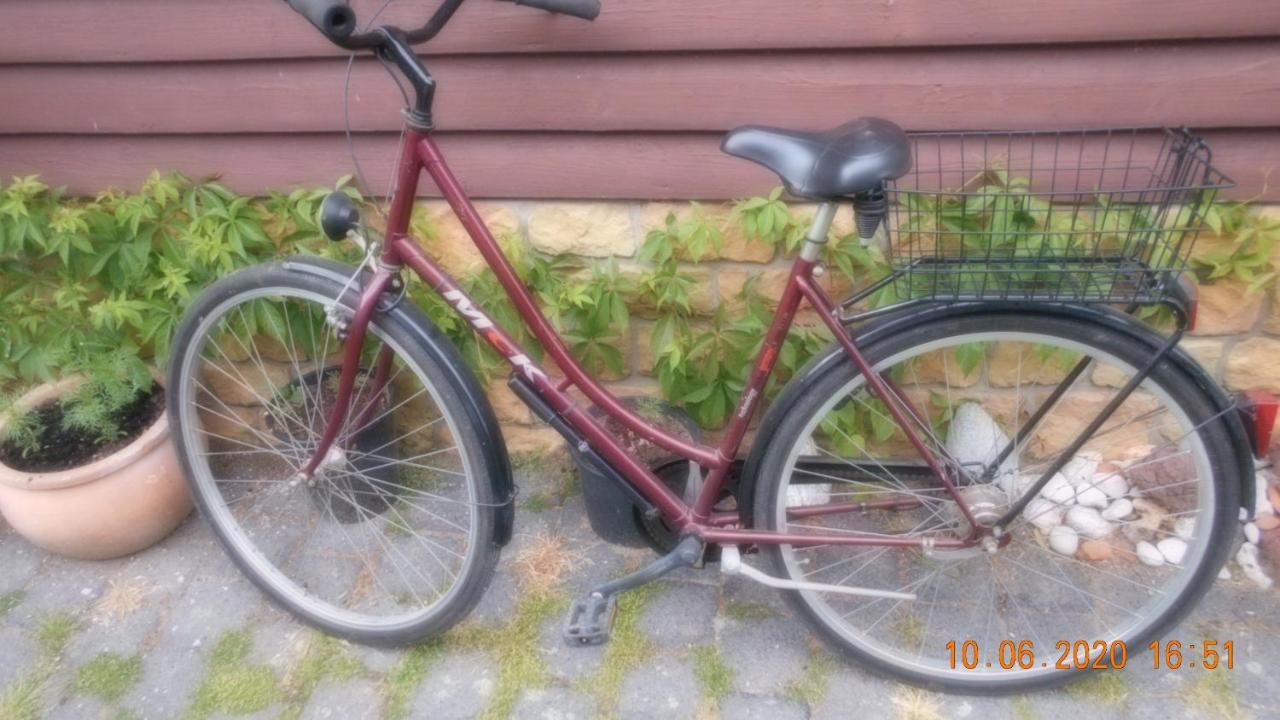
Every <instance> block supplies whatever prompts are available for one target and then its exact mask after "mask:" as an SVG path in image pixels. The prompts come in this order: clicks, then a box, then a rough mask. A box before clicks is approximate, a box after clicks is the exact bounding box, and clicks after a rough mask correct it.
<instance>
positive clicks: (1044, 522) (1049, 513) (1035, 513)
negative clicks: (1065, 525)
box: [1022, 497, 1062, 532]
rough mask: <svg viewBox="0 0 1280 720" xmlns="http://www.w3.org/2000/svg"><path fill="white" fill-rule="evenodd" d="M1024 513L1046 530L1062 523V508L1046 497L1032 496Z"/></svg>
mask: <svg viewBox="0 0 1280 720" xmlns="http://www.w3.org/2000/svg"><path fill="white" fill-rule="evenodd" d="M1022 514H1023V516H1024V517H1026V518H1027V520H1029V521H1030V522H1031V524H1032V525H1035V526H1036V527H1038V528H1040V529H1041V530H1042V531H1044V532H1049V531H1050V530H1052V529H1053V528H1054V527H1056V526H1058V525H1061V524H1062V508H1061V507H1059V506H1058V505H1056V504H1054V503H1051V502H1049V501H1048V500H1045V499H1044V498H1039V497H1038V498H1032V499H1031V502H1029V503H1027V507H1026V509H1024V510H1023V511H1022Z"/></svg>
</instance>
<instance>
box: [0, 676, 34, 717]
mask: <svg viewBox="0 0 1280 720" xmlns="http://www.w3.org/2000/svg"><path fill="white" fill-rule="evenodd" d="M43 684H44V683H43V680H42V679H41V678H40V677H38V676H37V675H34V674H33V675H26V676H23V677H21V678H19V679H17V680H15V681H13V683H11V684H10V685H9V686H8V687H6V688H5V689H4V691H3V692H0V720H39V718H40V717H41V707H40V690H41V687H42V686H43Z"/></svg>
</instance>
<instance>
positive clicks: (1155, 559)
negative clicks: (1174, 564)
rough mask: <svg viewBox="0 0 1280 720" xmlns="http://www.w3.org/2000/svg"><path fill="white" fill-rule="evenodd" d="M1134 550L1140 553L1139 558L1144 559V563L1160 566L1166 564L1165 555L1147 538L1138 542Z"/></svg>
mask: <svg viewBox="0 0 1280 720" xmlns="http://www.w3.org/2000/svg"><path fill="white" fill-rule="evenodd" d="M1134 551H1135V552H1136V553H1138V559H1139V560H1141V561H1142V564H1143V565H1150V566H1151V567H1160V566H1161V565H1163V564H1164V555H1161V554H1160V551H1159V550H1157V549H1156V546H1155V545H1152V544H1151V543H1149V542H1147V541H1146V540H1143V541H1142V542H1140V543H1138V544H1137V545H1136V546H1135V547H1134Z"/></svg>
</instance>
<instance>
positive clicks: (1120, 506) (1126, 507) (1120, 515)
mask: <svg viewBox="0 0 1280 720" xmlns="http://www.w3.org/2000/svg"><path fill="white" fill-rule="evenodd" d="M1132 513H1133V501H1131V500H1129V498H1120V499H1119V500H1115V501H1113V502H1112V503H1111V504H1110V505H1108V506H1107V509H1106V510H1103V511H1102V519H1103V520H1110V521H1111V522H1116V521H1117V520H1123V519H1125V518H1127V517H1129V515H1131V514H1132Z"/></svg>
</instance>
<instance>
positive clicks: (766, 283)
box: [720, 267, 791, 311]
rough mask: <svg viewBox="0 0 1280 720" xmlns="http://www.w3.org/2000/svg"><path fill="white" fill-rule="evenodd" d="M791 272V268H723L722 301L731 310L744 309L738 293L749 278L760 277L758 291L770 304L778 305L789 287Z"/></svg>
mask: <svg viewBox="0 0 1280 720" xmlns="http://www.w3.org/2000/svg"><path fill="white" fill-rule="evenodd" d="M790 273H791V270H790V269H789V268H767V269H764V270H754V269H746V268H739V267H724V268H721V269H720V301H721V302H722V303H724V304H725V307H727V308H729V309H730V310H733V311H737V310H740V309H742V306H743V303H742V301H741V300H739V299H738V295H739V294H740V293H741V292H742V288H743V287H744V286H745V285H746V284H747V281H748V280H750V279H752V278H758V279H757V280H756V288H755V289H756V292H757V293H759V294H760V295H761V296H762V297H763V298H764V300H765V302H766V303H768V304H769V305H777V304H778V300H779V299H781V298H782V293H783V291H784V290H785V289H786V287H787V278H788V276H789V275H790Z"/></svg>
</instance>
